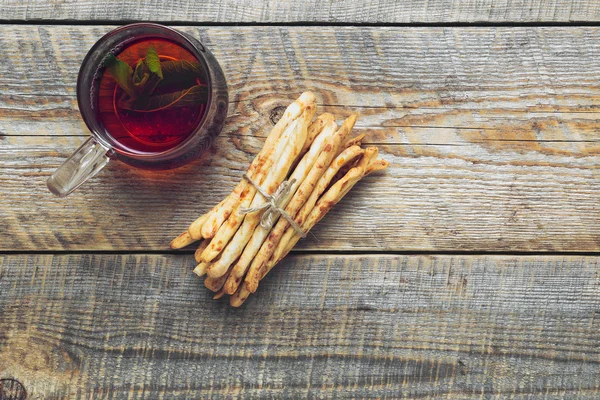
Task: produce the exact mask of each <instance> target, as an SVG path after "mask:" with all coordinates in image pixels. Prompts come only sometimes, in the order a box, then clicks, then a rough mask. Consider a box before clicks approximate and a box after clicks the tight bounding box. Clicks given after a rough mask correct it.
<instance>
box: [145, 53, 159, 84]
mask: <svg viewBox="0 0 600 400" xmlns="http://www.w3.org/2000/svg"><path fill="white" fill-rule="evenodd" d="M146 66H147V67H148V69H149V70H150V72H152V73H153V74H155V75H157V76H158V77H159V78H160V79H162V78H163V73H162V70H161V67H160V58H159V57H158V53H157V52H156V49H155V48H154V46H150V47H148V50H146Z"/></svg>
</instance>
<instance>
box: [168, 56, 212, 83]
mask: <svg viewBox="0 0 600 400" xmlns="http://www.w3.org/2000/svg"><path fill="white" fill-rule="evenodd" d="M161 67H162V71H163V80H162V81H161V82H160V84H159V86H160V87H164V86H170V85H182V84H188V85H196V84H197V83H196V79H200V82H201V83H206V82H207V81H208V79H207V78H206V74H205V72H204V70H203V69H202V67H201V66H200V64H198V63H197V62H190V61H187V60H173V61H163V62H162V63H161Z"/></svg>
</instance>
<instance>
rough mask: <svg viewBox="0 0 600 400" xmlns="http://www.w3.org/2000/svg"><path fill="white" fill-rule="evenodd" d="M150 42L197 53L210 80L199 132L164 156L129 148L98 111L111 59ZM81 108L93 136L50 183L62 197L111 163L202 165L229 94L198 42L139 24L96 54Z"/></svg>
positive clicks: (106, 39)
mask: <svg viewBox="0 0 600 400" xmlns="http://www.w3.org/2000/svg"><path fill="white" fill-rule="evenodd" d="M147 39H156V40H166V41H169V42H171V43H174V44H176V45H177V46H179V47H182V48H183V49H185V50H186V51H187V52H189V53H191V55H193V56H194V57H195V59H196V60H197V62H198V63H199V64H200V68H201V69H202V72H203V80H206V82H202V83H205V84H206V85H207V86H208V88H207V90H208V96H207V102H206V104H205V106H204V108H203V112H202V114H201V116H199V119H198V121H196V123H197V125H196V126H195V128H193V130H192V131H191V133H190V134H189V135H188V136H187V137H186V138H185V139H183V141H181V142H180V143H178V144H176V145H174V146H173V147H171V148H167V149H164V148H162V149H160V150H159V151H148V150H147V149H146V150H144V151H141V150H139V149H132V148H131V146H126V145H124V144H123V143H121V142H120V141H119V140H117V139H115V137H114V136H113V135H111V133H110V131H109V129H107V127H106V126H105V124H104V123H103V122H102V118H100V116H99V111H98V108H99V103H98V96H99V95H98V93H99V91H100V81H101V78H102V76H103V73H104V71H105V68H104V67H103V65H104V61H105V58H106V57H107V55H108V54H109V53H111V54H113V55H115V56H117V55H118V54H119V53H121V52H122V51H123V50H124V49H126V48H128V47H129V46H131V45H133V44H135V43H137V42H139V41H142V40H147ZM189 53H186V54H189ZM159 56H160V54H159ZM161 59H162V58H161ZM115 98H116V89H115ZM77 103H78V105H79V111H80V113H81V116H82V118H83V120H84V121H85V123H86V125H87V127H88V128H89V130H90V131H91V133H92V136H91V137H90V138H88V139H87V140H86V141H85V142H84V143H83V144H82V145H81V147H79V149H77V151H75V153H73V154H72V155H71V156H70V157H69V158H68V159H67V160H66V161H65V162H64V163H63V164H62V165H61V166H60V167H59V168H58V169H57V170H56V171H55V172H54V173H53V174H52V176H50V178H49V179H48V182H47V184H48V189H50V191H51V192H52V193H54V194H56V195H57V196H60V197H64V196H66V195H68V194H69V193H71V192H73V191H74V190H75V189H77V188H78V187H79V186H81V185H82V184H83V183H84V182H85V181H86V180H88V179H89V178H91V177H93V176H94V175H96V174H97V173H98V172H99V171H100V170H101V169H102V168H104V166H106V164H107V163H108V162H109V161H110V160H111V159H114V160H119V161H121V162H124V163H126V164H129V165H132V166H135V167H139V168H143V169H154V170H157V169H158V170H160V169H171V168H176V167H179V166H182V165H184V164H187V163H189V162H191V161H193V160H195V159H197V158H198V157H200V156H201V155H202V154H204V153H205V152H206V151H207V150H208V148H209V147H210V146H211V144H212V142H213V140H214V139H215V137H216V136H217V135H218V134H219V132H220V131H221V129H222V127H223V124H224V122H225V117H226V116H227V103H228V93H227V83H226V81H225V75H224V74H223V70H222V69H221V67H220V66H219V63H218V62H217V60H216V59H215V57H214V56H213V55H212V53H211V52H210V51H208V50H207V49H206V48H205V47H204V46H203V45H202V44H201V43H200V42H199V41H198V40H196V39H194V38H193V37H191V36H189V35H187V34H185V33H182V32H178V31H176V30H174V29H171V28H168V27H166V26H162V25H158V24H151V23H136V24H131V25H126V26H122V27H120V28H117V29H115V30H113V31H111V32H109V33H107V34H106V35H104V36H103V37H102V38H101V39H100V40H99V41H98V42H96V44H95V45H94V46H93V47H92V48H91V49H90V51H89V52H88V54H87V55H86V56H85V58H84V60H83V63H82V64H81V68H80V70H79V76H78V78H77ZM115 113H116V108H115Z"/></svg>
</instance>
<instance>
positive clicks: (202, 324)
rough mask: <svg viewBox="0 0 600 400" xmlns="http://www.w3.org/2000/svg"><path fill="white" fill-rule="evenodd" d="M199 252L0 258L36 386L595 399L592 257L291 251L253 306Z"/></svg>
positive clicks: (101, 391)
mask: <svg viewBox="0 0 600 400" xmlns="http://www.w3.org/2000/svg"><path fill="white" fill-rule="evenodd" d="M193 266H194V263H193V259H192V257H191V256H190V255H185V256H183V255H180V256H159V255H110V254H105V255H94V254H86V255H59V256H57V255H55V256H52V255H43V254H41V255H4V256H1V257H0V276H1V279H0V314H1V315H2V318H0V378H13V379H17V380H18V381H19V382H21V383H22V384H23V385H24V387H25V388H26V390H27V392H28V393H29V394H30V396H31V398H34V399H36V398H44V399H58V398H75V397H78V398H79V397H82V398H84V397H85V398H88V397H91V396H92V395H94V396H98V397H103V398H124V397H128V398H140V397H147V398H148V397H150V398H159V397H161V398H162V397H164V398H199V397H201V398H218V397H221V396H230V397H239V398H264V397H279V398H281V397H290V396H292V394H293V395H294V396H295V397H314V398H342V397H345V398H346V397H360V398H365V397H370V398H376V397H384V396H386V397H389V398H399V397H401V396H402V397H411V398H412V397H415V398H419V397H420V398H461V399H462V398H481V397H484V398H488V397H500V398H506V397H511V398H513V397H514V398H531V397H546V398H564V397H569V398H596V397H597V396H598V395H599V393H598V390H599V387H598V382H599V380H598V377H599V376H600V355H599V353H598V348H599V346H600V336H599V335H598V330H599V329H600V320H599V319H596V318H595V314H596V313H597V311H598V308H599V307H600V277H599V276H598V269H599V267H600V259H599V258H597V257H511V256H487V257H476V256H467V257H460V256H344V255H338V256H292V257H290V258H289V259H288V260H286V261H285V262H284V263H283V264H282V265H281V267H280V268H277V269H276V270H274V271H273V272H272V274H271V275H269V277H268V278H267V279H266V280H265V282H264V285H261V288H260V290H259V292H258V294H257V295H256V296H254V297H253V298H252V299H250V300H249V301H248V302H247V303H246V304H245V305H244V307H243V308H241V309H237V310H236V309H230V308H229V306H228V304H227V302H226V301H220V302H217V301H212V300H211V299H210V294H209V293H208V291H207V290H206V289H205V288H204V287H203V286H202V283H201V280H200V279H198V278H197V277H196V276H195V275H193V274H192V273H191V269H192V268H193Z"/></svg>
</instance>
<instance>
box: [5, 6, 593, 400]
mask: <svg viewBox="0 0 600 400" xmlns="http://www.w3.org/2000/svg"><path fill="white" fill-rule="evenodd" d="M599 19H600V1H597V0H594V1H589V0H584V1H578V2H569V1H566V0H523V1H506V2H497V1H492V0H477V1H474V0H468V1H457V0H456V1H451V0H440V1H434V0H410V1H402V2H395V1H388V0H384V1H377V2H375V1H372V0H367V1H364V2H358V1H352V0H343V1H332V0H329V1H322V0H319V1H315V0H310V1H308V2H291V1H288V0H285V1H276V2H273V1H271V2H259V1H255V0H253V1H250V0H246V1H243V2H234V1H228V2H216V1H214V0H209V1H206V2H192V1H189V0H178V1H177V2H149V1H147V0H138V1H137V2H129V1H115V0H107V1H103V2H91V1H89V0H86V1H79V2H66V1H64V0H56V1H52V2H46V1H40V0H29V1H25V2H18V1H12V0H0V54H2V62H0V238H1V239H2V240H1V241H0V399H1V400H4V397H8V396H14V397H13V398H19V399H20V398H24V397H23V395H24V393H26V394H27V399H71V398H92V399H96V398H102V399H104V398H169V399H171V398H290V397H294V398H399V397H405V398H452V399H463V398H518V399H525V398H578V399H579V398H590V399H592V398H598V397H600V393H599V390H600V383H599V382H600V367H599V365H600V358H599V354H598V348H599V345H600V334H599V333H598V331H599V328H600V326H599V323H598V322H597V321H598V320H596V318H595V314H596V312H598V310H599V309H600V307H599V306H600V275H599V274H600V272H599V271H600V268H599V266H600V265H599V264H600V233H598V229H597V227H598V226H600V134H599V133H598V131H599V129H598V128H600V123H599V122H598V121H599V115H600V84H599V83H598V79H599V78H598V77H599V76H600V66H599V64H598V59H600V28H599V27H598V26H578V25H582V24H583V25H596V23H597V22H598V20H599ZM133 20H157V21H164V22H168V21H171V22H174V23H177V24H179V25H185V24H191V25H202V24H203V23H210V24H214V25H215V26H195V27H192V26H179V27H178V29H181V30H182V31H185V32H187V33H190V34H192V35H194V36H195V37H198V38H200V39H201V40H202V41H203V42H204V43H205V44H206V45H207V46H208V47H209V48H210V49H211V50H212V51H213V52H214V53H215V55H216V56H217V58H218V59H219V61H220V63H221V65H222V66H223V69H224V70H225V73H226V75H227V78H228V82H229V85H230V100H231V101H230V105H229V117H228V120H227V123H226V128H225V130H224V132H223V133H222V135H221V137H220V138H219V139H218V142H217V143H216V146H215V147H214V148H213V150H212V151H211V152H210V154H207V155H206V156H205V157H203V158H202V159H201V160H199V161H198V162H196V163H193V164H191V165H189V166H187V167H184V168H182V169H180V170H177V171H171V172H162V173H152V174H150V173H144V172H142V171H139V170H134V169H129V168H127V167H124V166H122V165H119V164H118V163H111V164H110V165H109V167H108V168H107V169H106V170H105V171H103V172H102V173H101V174H100V175H98V176H97V177H96V178H94V179H93V180H92V181H90V182H89V183H88V184H86V185H85V186H84V187H82V188H81V189H80V190H79V191H77V192H76V193H75V194H73V195H72V196H70V197H68V198H66V199H62V200H58V199H56V198H54V197H52V196H51V195H50V193H49V192H48V191H47V189H46V187H45V180H46V178H47V177H48V176H49V174H50V173H51V172H52V171H53V169H55V168H56V167H57V166H58V165H59V164H60V163H61V162H62V161H63V160H64V159H65V158H66V157H67V156H68V155H69V154H70V153H71V152H72V151H73V150H74V149H76V148H77V147H78V145H79V144H80V143H81V142H82V141H83V140H84V139H85V137H87V135H88V133H87V131H86V128H85V126H84V124H83V122H82V121H81V118H80V116H79V112H78V110H77V105H76V98H75V82H76V77H77V72H78V68H79V65H80V63H81V60H82V59H83V57H84V55H85V53H86V52H87V50H88V49H89V48H90V47H91V46H92V44H93V43H94V42H95V41H96V40H97V39H98V38H99V37H100V36H102V35H103V34H104V33H106V32H108V31H109V30H110V29H112V28H113V27H114V25H112V26H108V25H98V24H103V23H104V24H108V23H115V24H118V23H123V22H124V21H133ZM12 21H15V22H17V23H19V24H20V23H24V24H25V25H18V24H12V23H11V22H12ZM69 21H73V22H74V23H76V24H77V25H68V23H69ZM221 23H222V24H228V26H219V25H218V24H221ZM238 23H240V24H246V23H248V24H247V25H248V26H235V25H236V24H238ZM472 23H479V25H481V26H478V27H475V26H470V25H471V24H472ZM550 23H552V24H554V25H561V26H544V25H545V24H546V25H547V24H550ZM57 24H58V25H57ZM274 24H279V25H274ZM307 24H308V25H310V24H315V25H319V26H301V25H307ZM362 24H366V25H368V26H356V25H362ZM381 24H390V26H381ZM527 24H530V25H531V26H523V25H527ZM563 24H564V25H565V26H562V25H563ZM295 25H299V26H295ZM417 25H418V26H417ZM437 25H440V26H437ZM517 25H518V26H517ZM304 90H313V91H315V92H316V93H317V96H318V102H319V104H322V105H323V107H322V110H323V111H330V112H333V113H334V114H336V115H338V116H339V118H340V120H341V119H342V118H343V117H345V116H347V115H348V114H349V113H350V112H352V111H358V112H359V114H360V115H361V117H360V119H359V121H358V124H357V128H356V132H357V133H366V134H367V135H368V139H367V142H368V143H371V144H376V145H378V147H379V148H380V149H381V153H382V157H383V158H385V159H387V160H388V161H390V163H391V166H390V168H389V170H388V171H387V172H386V173H385V174H383V175H381V176H372V177H368V178H367V179H365V181H364V182H362V183H361V184H359V185H358V186H357V187H356V188H355V189H353V191H352V193H350V194H349V195H348V196H347V197H346V198H345V199H344V200H343V202H342V203H340V204H339V205H337V206H336V208H335V209H334V211H332V212H331V214H330V215H328V216H327V217H326V218H325V219H324V220H323V221H322V222H321V223H320V224H319V225H318V226H317V228H316V229H315V230H314V233H315V235H316V238H313V237H310V238H308V239H306V240H304V241H302V242H301V243H300V244H299V246H298V249H297V250H296V251H295V253H294V254H293V255H292V256H290V257H289V258H288V259H287V260H285V261H284V262H283V263H282V264H281V266H280V267H278V268H277V269H276V270H274V271H273V273H271V274H270V275H269V276H268V277H267V279H266V281H265V282H264V284H261V287H260V288H259V291H258V292H257V294H256V295H255V296H252V297H251V298H250V299H249V300H248V302H247V303H246V304H245V305H244V307H243V308H240V309H231V308H230V307H229V306H228V305H227V302H226V301H213V300H211V298H210V294H209V293H208V292H207V290H206V289H205V288H204V287H203V284H202V281H201V280H200V279H198V278H197V277H195V276H194V275H193V274H192V273H191V269H192V268H193V266H194V262H193V259H192V257H191V255H190V254H189V252H190V250H188V251H187V252H184V254H175V253H173V252H169V251H168V250H167V245H168V242H169V240H170V239H171V238H172V237H173V236H174V235H176V234H177V233H179V232H180V231H181V230H182V229H183V228H185V226H186V225H187V223H188V222H189V221H190V220H191V219H192V218H193V216H195V215H197V214H198V213H200V212H202V211H204V210H205V209H207V208H208V207H210V206H212V205H213V204H214V203H215V202H217V201H218V200H220V198H222V197H223V196H224V195H225V194H226V193H227V192H228V191H229V190H231V188H232V187H233V185H234V184H235V182H236V179H238V178H239V176H240V175H241V174H242V172H243V170H244V169H245V168H246V167H247V165H248V162H249V161H250V160H251V158H252V156H253V155H254V154H255V153H256V151H257V150H258V149H259V148H260V147H261V145H262V141H263V140H264V137H265V134H266V132H267V130H268V129H269V127H270V126H272V123H273V122H272V121H273V120H274V119H276V116H277V115H278V112H280V111H281V108H282V106H284V105H286V104H288V103H289V102H290V100H291V99H293V98H295V97H296V96H297V95H298V93H300V92H302V91H304ZM216 182H219V183H218V184H217V183H216ZM340 227H343V229H342V230H340ZM340 232H342V233H340ZM73 251H77V253H73ZM115 252H117V253H115ZM422 252H428V253H429V255H423V254H419V253H422ZM440 252H443V253H444V254H443V255H441V254H437V253H440ZM573 252H577V253H578V254H577V255H575V254H572V253H573ZM413 253H414V254H413ZM490 253H500V254H495V255H492V254H490ZM7 393H8V394H7ZM9 398H10V397H9Z"/></svg>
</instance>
